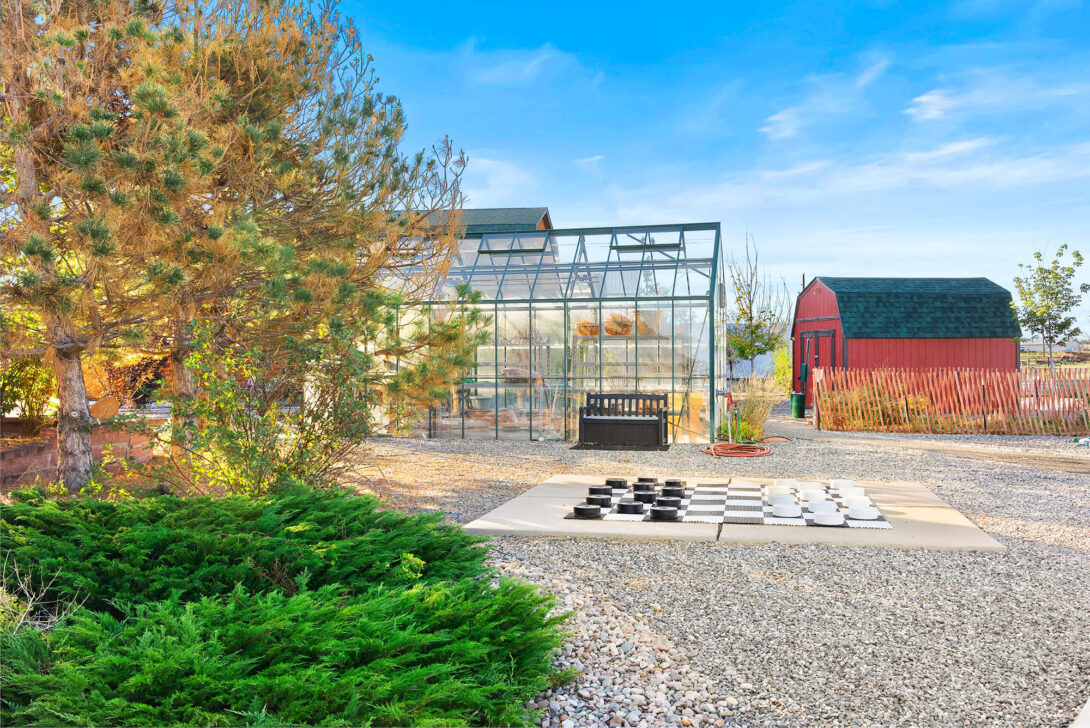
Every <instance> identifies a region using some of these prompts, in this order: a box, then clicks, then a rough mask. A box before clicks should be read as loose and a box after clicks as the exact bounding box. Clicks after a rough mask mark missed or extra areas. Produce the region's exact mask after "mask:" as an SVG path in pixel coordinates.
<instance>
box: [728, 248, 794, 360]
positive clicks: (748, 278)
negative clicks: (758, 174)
mask: <svg viewBox="0 0 1090 728" xmlns="http://www.w3.org/2000/svg"><path fill="white" fill-rule="evenodd" d="M727 271H728V273H729V275H730V281H731V286H732V287H733V289H734V307H733V310H732V311H731V313H730V315H729V316H728V318H727V322H726V340H727V342H726V343H727V347H728V349H729V351H730V354H729V355H728V361H730V360H735V359H737V360H743V361H749V373H750V376H752V375H753V373H754V367H755V362H756V359H757V357H759V356H761V355H762V354H767V353H769V352H770V351H773V350H774V349H775V348H776V347H777V346H779V345H780V343H781V342H782V341H783V335H784V330H785V328H786V325H787V287H786V285H785V284H784V283H783V282H782V281H780V282H779V283H776V282H774V281H773V280H772V279H771V278H769V277H768V275H767V274H766V273H764V272H763V271H762V270H761V268H760V265H759V261H758V253H757V246H756V244H755V243H754V242H753V240H752V237H751V236H749V235H748V234H747V236H746V256H745V258H744V259H741V260H739V259H737V258H732V259H731V260H730V262H728V263H727Z"/></svg>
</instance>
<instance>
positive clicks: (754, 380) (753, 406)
mask: <svg viewBox="0 0 1090 728" xmlns="http://www.w3.org/2000/svg"><path fill="white" fill-rule="evenodd" d="M745 382H746V387H745V392H744V393H743V396H742V398H741V401H740V402H739V403H738V406H739V407H740V408H741V411H742V425H741V426H740V427H739V428H738V429H739V437H738V439H740V440H756V439H758V438H760V437H762V436H764V429H765V422H766V421H767V420H768V416H769V415H770V414H772V407H773V405H775V404H776V402H777V401H779V399H780V395H779V394H778V390H777V388H776V385H775V383H774V382H773V380H771V379H769V378H767V377H748V378H747V379H746V380H745Z"/></svg>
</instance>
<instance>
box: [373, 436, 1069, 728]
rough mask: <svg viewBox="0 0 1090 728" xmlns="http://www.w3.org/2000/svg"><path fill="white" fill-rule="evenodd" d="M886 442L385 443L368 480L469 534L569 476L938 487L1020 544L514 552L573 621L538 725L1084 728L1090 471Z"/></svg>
mask: <svg viewBox="0 0 1090 728" xmlns="http://www.w3.org/2000/svg"><path fill="white" fill-rule="evenodd" d="M1017 439H1019V440H1022V439H1025V438H1017ZM890 445H891V447H886V446H884V445H878V444H876V446H875V447H873V448H861V447H859V446H858V445H857V444H856V445H853V444H848V443H837V442H816V441H807V440H802V439H800V440H793V441H791V442H788V443H785V444H782V445H776V446H774V452H773V454H772V455H771V456H768V457H764V458H744V459H741V458H739V459H719V460H717V459H713V458H711V457H709V456H707V455H703V454H702V453H700V451H699V447H697V446H688V445H675V446H673V447H671V448H670V450H669V452H665V453H660V452H652V453H642V452H632V453H629V452H623V453H618V452H598V451H579V450H572V449H571V445H570V444H567V443H549V442H546V443H533V444H530V443H525V442H497V441H495V440H485V441H458V440H448V441H437V440H376V441H374V444H373V446H372V450H371V451H370V452H369V453H367V454H365V456H364V461H365V462H367V463H368V464H369V465H370V469H369V470H364V471H363V472H364V473H366V474H367V476H366V479H365V480H363V481H361V483H360V485H361V486H362V487H365V488H368V489H370V490H372V491H374V492H376V493H378V494H379V495H380V496H382V497H384V498H386V499H388V500H390V501H391V502H392V503H394V504H395V505H397V506H398V507H401V508H404V509H408V510H435V509H441V510H445V511H446V512H447V513H448V514H449V515H450V517H451V519H452V520H455V521H457V522H460V523H465V522H468V521H470V520H472V519H474V518H476V517H478V516H480V515H482V514H484V513H486V512H488V511H489V510H491V509H492V508H494V507H496V506H498V505H500V504H501V503H503V502H505V501H507V500H509V499H510V498H511V497H513V496H514V495H516V494H518V493H520V492H522V491H524V490H526V489H527V488H529V487H532V486H533V485H536V484H537V483H539V482H541V481H542V480H545V479H546V478H547V477H549V476H550V475H552V474H556V473H563V472H581V473H600V474H611V475H614V474H616V475H636V474H641V473H645V472H648V471H651V472H656V473H661V474H670V475H674V474H677V475H710V476H724V475H731V474H735V475H753V476H764V477H778V476H795V477H805V478H819V479H824V478H830V477H848V478H856V479H860V480H920V481H922V482H924V483H926V484H928V485H929V486H930V487H932V489H933V490H934V491H935V492H936V493H937V494H938V495H939V496H940V497H942V498H943V499H944V500H946V501H947V502H948V503H950V504H951V505H953V506H954V507H956V508H958V509H959V510H960V511H961V512H962V513H964V514H965V515H966V516H968V517H969V518H970V519H972V520H973V521H974V522H975V523H977V524H978V525H979V526H980V527H981V528H983V529H984V530H986V531H988V532H989V533H990V534H992V535H993V536H994V537H996V538H997V539H999V540H1000V541H1002V542H1003V543H1005V544H1006V545H1007V546H1008V549H1009V551H1008V553H1007V554H972V553H951V552H931V551H920V550H915V551H897V550H892V549H875V548H843V547H831V546H779V545H766V546H738V545H728V544H723V543H689V542H639V543H634V542H623V541H595V540H578V541H577V540H573V539H518V538H503V539H498V540H497V542H496V549H495V551H494V560H495V563H496V565H497V566H498V567H499V568H500V569H502V570H503V571H505V572H507V573H511V574H513V575H517V576H520V577H522V578H526V579H528V580H531V581H535V582H537V583H540V584H543V585H544V586H545V587H546V588H548V589H550V590H551V591H553V592H555V593H556V594H557V595H558V596H559V598H560V600H561V605H562V606H563V607H564V608H568V609H572V610H573V611H574V616H573V620H572V623H571V629H572V632H573V634H572V637H571V639H570V640H569V642H568V646H567V647H566V649H565V651H564V653H563V654H561V655H560V656H559V657H558V663H559V664H560V665H561V666H564V667H567V666H574V667H576V668H578V669H579V670H581V672H582V677H580V678H579V679H578V680H577V681H576V682H575V683H574V684H573V685H571V686H567V687H566V688H562V689H558V690H557V691H556V692H555V693H550V694H546V695H543V696H540V697H539V699H538V701H536V705H537V707H541V708H543V709H544V710H545V715H544V718H543V721H542V725H543V726H553V725H556V726H564V728H573V727H574V726H583V725H647V726H651V725H673V724H682V725H754V726H794V725H799V726H826V725H840V726H857V725H883V726H886V725H898V726H900V725H905V726H947V725H950V726H954V725H959V726H960V725H977V724H984V725H999V726H1008V725H1009V726H1022V725H1024V726H1066V725H1068V724H1069V723H1070V721H1071V720H1073V719H1074V717H1075V715H1076V714H1077V713H1078V711H1079V709H1080V708H1081V706H1082V705H1083V704H1084V703H1085V702H1086V700H1087V699H1088V698H1090V476H1086V475H1079V474H1071V473H1066V472H1058V471H1053V470H1047V469H1043V468H1039V467H1035V466H1034V458H1033V454H1034V453H1033V452H1026V453H1025V454H1024V462H1021V463H1020V464H1011V463H1005V462H1004V463H999V462H991V461H986V460H979V459H969V458H964V457H958V456H956V455H952V454H949V453H935V452H925V451H919V450H910V449H902V448H898V447H896V446H895V442H891V443H890ZM992 445H993V446H995V444H994V443H993V444H992Z"/></svg>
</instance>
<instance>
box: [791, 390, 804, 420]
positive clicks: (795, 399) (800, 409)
mask: <svg viewBox="0 0 1090 728" xmlns="http://www.w3.org/2000/svg"><path fill="white" fill-rule="evenodd" d="M791 416H792V417H794V418H795V419H798V420H801V419H802V418H803V417H805V416H806V395H805V394H803V393H802V392H792V393H791Z"/></svg>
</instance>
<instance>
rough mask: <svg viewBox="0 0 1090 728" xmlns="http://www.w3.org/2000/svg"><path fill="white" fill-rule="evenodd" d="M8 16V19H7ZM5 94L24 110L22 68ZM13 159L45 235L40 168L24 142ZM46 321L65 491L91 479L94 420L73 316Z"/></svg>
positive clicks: (21, 201)
mask: <svg viewBox="0 0 1090 728" xmlns="http://www.w3.org/2000/svg"><path fill="white" fill-rule="evenodd" d="M9 22H11V21H10V20H9ZM10 80H11V82H12V85H11V87H9V88H8V89H7V91H8V94H7V98H6V99H5V101H6V102H8V103H9V104H10V110H11V118H17V117H20V116H21V115H22V99H23V97H24V95H25V93H26V91H25V88H26V76H25V74H22V73H18V74H15V76H14V77H13V78H11V79H10ZM12 158H13V160H14V162H15V182H16V187H15V201H16V204H17V205H18V206H19V212H20V214H21V215H22V216H23V218H24V219H26V220H32V221H34V222H33V223H32V229H33V230H34V231H35V232H37V233H38V234H40V235H41V236H42V237H43V238H44V239H49V237H50V230H49V225H48V223H47V222H46V221H45V220H41V219H39V218H38V217H37V216H36V214H35V212H34V209H33V203H35V202H40V201H42V200H43V199H44V195H43V193H42V190H41V187H40V185H39V183H38V170H37V167H36V166H35V162H34V155H33V154H32V153H31V150H30V147H29V146H27V145H26V144H18V145H16V146H15V147H14V149H13V150H12ZM34 267H35V269H36V272H37V273H38V274H39V275H41V276H42V278H43V280H45V281H47V282H52V281H55V280H56V279H57V271H56V266H55V264H54V263H53V262H52V261H45V260H39V261H38V262H36V263H35V264H34ZM42 320H43V323H45V325H46V331H47V334H46V337H47V343H48V345H49V356H48V357H46V358H47V360H48V362H49V365H50V367H51V368H52V369H53V375H54V376H55V377H56V378H57V400H58V402H59V404H58V406H57V477H58V478H59V479H60V481H61V482H62V483H64V487H65V488H66V489H67V490H68V492H69V493H78V492H79V491H80V490H81V489H82V488H83V487H84V486H86V485H87V484H88V483H89V482H90V481H91V466H92V465H93V464H94V461H93V459H92V455H91V425H92V424H93V423H94V420H93V418H92V417H91V412H90V408H89V407H88V404H87V385H86V384H85V383H84V381H83V367H81V366H80V356H81V355H82V353H83V351H84V349H86V342H82V341H80V340H79V339H78V337H76V336H75V334H74V333H73V332H74V328H73V325H72V320H71V319H70V318H68V317H67V316H66V315H65V314H63V313H59V312H58V311H55V310H52V309H50V308H46V309H45V310H43V311H42Z"/></svg>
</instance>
